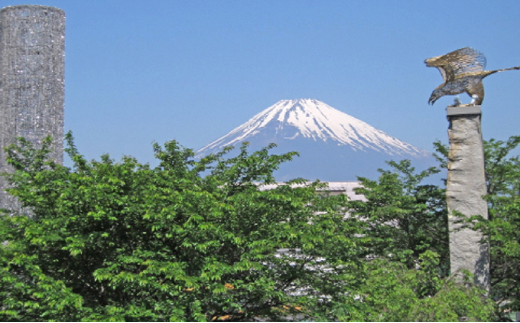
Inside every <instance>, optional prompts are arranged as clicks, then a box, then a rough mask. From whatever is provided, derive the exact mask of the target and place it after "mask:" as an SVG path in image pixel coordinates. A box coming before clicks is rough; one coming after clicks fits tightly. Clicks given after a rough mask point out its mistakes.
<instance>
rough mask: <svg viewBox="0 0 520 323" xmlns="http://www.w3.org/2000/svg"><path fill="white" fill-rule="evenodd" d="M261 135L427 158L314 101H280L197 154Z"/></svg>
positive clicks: (213, 150)
mask: <svg viewBox="0 0 520 323" xmlns="http://www.w3.org/2000/svg"><path fill="white" fill-rule="evenodd" d="M266 132H267V133H269V134H268V135H266V134H265V133H266ZM262 133H263V136H264V137H266V136H267V137H269V138H271V139H272V141H271V142H276V143H277V141H278V140H284V141H286V140H295V139H307V140H312V141H315V142H316V141H321V142H326V143H329V144H330V143H334V144H336V145H337V146H347V147H350V148H351V149H353V150H355V151H357V150H359V151H370V150H373V151H377V152H380V153H385V154H388V155H410V156H413V157H423V156H426V155H428V152H426V151H424V150H421V149H418V148H416V147H414V146H412V145H410V144H407V143H405V142H403V141H401V140H399V139H396V138H394V137H392V136H389V135H387V134H386V133H384V132H383V131H381V130H378V129H376V128H374V127H372V126H370V125H369V124H367V123H365V122H363V121H361V120H359V119H356V118H354V117H352V116H350V115H348V114H346V113H344V112H341V111H339V110H337V109H334V108H333V107H331V106H329V105H327V104H325V103H323V102H321V101H318V100H314V99H297V100H281V101H279V102H277V103H275V104H274V105H272V106H270V107H269V108H267V109H265V110H264V111H262V112H260V113H258V114H257V115H255V116H254V117H253V118H251V119H250V120H249V121H247V122H246V123H244V124H242V125H241V126H239V127H237V128H235V129H234V130H232V131H231V132H229V133H228V134H227V135H225V136H223V137H221V138H219V139H217V140H215V141H214V142H212V143H210V144H208V145H207V146H205V147H203V148H202V149H200V150H199V151H198V153H199V154H206V153H210V152H215V151H218V150H220V149H221V148H222V147H225V146H229V145H237V144H239V143H240V142H244V141H250V140H251V139H252V138H253V137H255V136H258V135H260V134H262Z"/></svg>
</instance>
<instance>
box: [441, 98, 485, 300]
mask: <svg viewBox="0 0 520 323" xmlns="http://www.w3.org/2000/svg"><path fill="white" fill-rule="evenodd" d="M446 110H447V116H448V121H449V129H448V136H449V141H450V150H449V156H448V159H449V163H448V180H447V183H446V202H447V205H448V214H449V230H450V260H451V273H452V274H456V273H458V272H460V270H462V269H466V270H468V271H470V272H471V273H473V274H474V275H475V282H476V283H477V284H479V285H481V286H482V287H484V288H486V289H487V290H489V282H490V276H489V244H488V243H481V239H482V238H483V235H482V234H481V233H480V232H477V231H473V230H471V229H463V230H458V229H459V228H460V226H461V224H457V223H455V222H456V221H457V217H456V215H455V214H454V212H455V211H456V212H459V213H461V214H462V215H464V216H466V217H469V216H472V215H481V216H483V217H484V218H486V219H487V217H488V209H487V203H486V201H485V200H484V199H483V198H482V197H483V196H484V195H486V178H485V171H484V149H483V145H482V132H481V109H480V106H466V107H464V106H462V107H448V108H447V109H446Z"/></svg>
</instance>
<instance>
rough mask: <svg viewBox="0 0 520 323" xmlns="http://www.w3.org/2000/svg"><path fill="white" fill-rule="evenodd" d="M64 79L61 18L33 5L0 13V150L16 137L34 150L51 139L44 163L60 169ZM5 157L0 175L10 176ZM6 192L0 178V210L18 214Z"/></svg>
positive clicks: (54, 11) (0, 154)
mask: <svg viewBox="0 0 520 323" xmlns="http://www.w3.org/2000/svg"><path fill="white" fill-rule="evenodd" d="M64 76H65V13H64V12H63V11H62V10H61V9H58V8H53V7H46V6H33V5H21V6H10V7H5V8H3V9H1V10H0V146H1V147H5V146H8V145H9V144H11V143H14V142H15V140H16V138H17V137H24V138H25V139H27V140H29V141H30V142H31V143H32V144H33V145H34V146H35V147H39V145H40V143H41V141H42V140H43V139H44V138H45V137H46V136H48V135H51V136H52V137H53V147H52V148H53V149H54V151H53V152H52V153H51V154H50V158H52V159H53V160H55V161H56V162H57V163H60V164H61V163H63V108H64V95H65V91H64ZM5 156H6V154H5V153H4V151H3V150H2V149H0V172H11V171H12V169H11V167H10V166H9V165H7V163H6V161H5ZM6 187H7V183H6V181H5V180H4V179H3V178H0V207H4V208H7V209H11V210H17V209H19V205H18V204H19V203H18V201H17V200H16V199H14V198H13V197H12V196H10V195H8V194H7V193H6V192H4V191H3V189H4V188H6ZM22 212H23V211H22ZM23 213H25V212H23Z"/></svg>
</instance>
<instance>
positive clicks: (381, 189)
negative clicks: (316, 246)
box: [351, 160, 449, 275]
mask: <svg viewBox="0 0 520 323" xmlns="http://www.w3.org/2000/svg"><path fill="white" fill-rule="evenodd" d="M388 164H389V165H390V166H391V167H392V169H393V170H381V169H380V170H379V171H380V173H381V176H380V177H379V179H378V180H377V181H374V180H370V179H367V178H363V177H360V178H359V180H360V182H361V184H362V187H361V188H358V189H357V193H360V194H363V195H364V196H365V198H366V201H353V202H352V203H351V206H352V214H353V215H354V216H356V217H359V218H362V219H365V220H366V221H364V226H365V227H364V233H365V238H366V239H365V240H366V245H365V248H366V249H365V250H366V254H367V256H369V255H372V256H377V257H385V258H386V257H391V258H392V259H394V260H396V261H400V262H403V263H404V264H406V266H407V268H409V269H412V268H415V266H416V264H417V261H418V259H419V256H420V255H421V254H422V253H424V252H425V251H427V250H430V251H434V252H436V253H437V254H438V255H439V256H440V263H439V266H440V267H439V269H440V270H442V272H443V273H444V275H447V274H448V273H449V243H448V229H447V226H448V222H447V221H448V215H447V210H446V199H445V190H444V189H443V188H440V187H439V186H436V185H432V184H422V182H423V181H424V180H425V179H427V178H428V177H429V176H431V175H433V174H436V173H438V172H439V170H438V169H437V168H435V167H432V168H429V169H427V170H424V171H421V172H419V173H416V172H415V168H414V167H412V166H411V163H410V161H409V160H403V161H401V162H394V161H391V162H388Z"/></svg>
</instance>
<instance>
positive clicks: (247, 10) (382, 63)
mask: <svg viewBox="0 0 520 323" xmlns="http://www.w3.org/2000/svg"><path fill="white" fill-rule="evenodd" d="M19 4H40V5H48V6H55V7H58V8H61V9H63V10H64V11H65V13H66V16H67V27H66V29H67V31H66V77H65V84H66V85H65V88H66V96H65V130H66V131H67V130H72V131H73V133H74V136H75V138H76V144H77V146H78V148H79V150H80V152H82V153H83V154H84V155H86V157H87V158H89V159H91V158H96V159H97V158H98V157H99V156H100V155H101V154H104V153H109V154H110V155H111V156H112V157H113V158H115V159H120V157H122V156H123V155H132V156H135V157H137V158H138V159H139V160H140V161H141V162H151V163H152V164H155V162H153V160H154V159H153V152H152V147H151V144H152V142H154V141H157V142H159V143H161V144H162V143H164V142H165V141H167V140H170V139H176V140H178V141H179V142H180V143H181V144H182V145H183V146H185V147H188V148H193V149H199V148H201V147H202V146H204V145H206V144H207V143H209V142H211V141H213V140H215V139H217V138H218V137H220V136H222V135H225V134H226V133H227V132H229V131H231V130H232V129H233V128H235V127H237V126H239V125H240V124H242V123H244V122H245V121H247V120H248V119H249V118H251V117H252V116H254V115H255V114H256V113H258V112H260V111H262V110H264V109H265V108H267V107H269V106H271V105H273V104H274V103H276V102H277V101H279V100H282V99H298V98H314V99H317V100H320V101H323V102H325V103H327V104H328V105H330V106H332V107H334V108H336V109H339V110H341V111H343V112H345V113H348V114H350V115H351V116H354V117H356V118H358V119H361V120H363V121H365V122H367V123H369V124H370V125H372V126H374V127H376V128H378V129H380V130H383V131H385V132H386V133H388V134H390V135H392V136H394V137H397V138H399V139H401V140H403V141H406V142H408V143H410V144H413V145H415V146H417V147H420V148H423V149H426V150H430V151H431V150H432V147H433V146H432V142H433V141H434V140H436V139H440V140H442V141H444V142H447V127H448V123H447V120H446V113H445V107H446V106H447V105H449V104H452V102H453V97H445V98H442V99H440V100H439V101H437V102H436V104H435V105H434V106H433V107H432V106H429V105H428V104H427V101H428V98H429V96H430V93H431V91H432V90H433V89H434V88H435V87H436V86H438V85H439V84H440V83H442V78H441V75H440V74H439V72H438V71H437V70H436V69H434V68H427V67H425V65H424V63H423V61H424V59H425V58H428V57H432V56H437V55H442V54H446V53H448V52H450V51H452V50H455V49H458V48H461V47H466V46H471V47H474V48H476V49H478V50H480V51H482V52H484V54H485V55H486V57H487V61H488V64H487V69H498V68H504V67H511V66H518V65H520V18H519V17H520V1H518V0H509V1H508V0H503V1H487V0H486V1H484V0H482V1H478V0H471V1H454V0H443V1H437V0H436V1H412V0H409V1H388V0H379V1H378V0H370V1H361V0H360V1H350V0H337V1H336V0H256V1H251V0H249V1H248V0H237V1H231V0H228V1H224V0H204V1H198V0H139V1H137V0H81V1H80V0H39V1H38V2H37V3H34V2H33V3H28V2H26V1H18V0H1V1H0V7H5V6H8V5H19ZM484 85H485V89H486V97H485V100H484V103H483V106H482V109H483V134H484V138H485V139H489V138H496V139H501V140H505V139H507V138H508V137H509V136H511V135H520V127H519V125H520V97H519V95H518V94H519V92H520V71H511V72H505V73H500V74H495V75H492V76H490V77H488V78H486V79H485V81H484ZM460 98H461V100H462V101H463V103H467V102H469V101H470V98H469V97H468V96H467V95H466V94H462V95H460Z"/></svg>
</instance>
